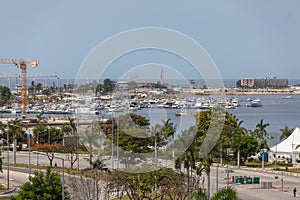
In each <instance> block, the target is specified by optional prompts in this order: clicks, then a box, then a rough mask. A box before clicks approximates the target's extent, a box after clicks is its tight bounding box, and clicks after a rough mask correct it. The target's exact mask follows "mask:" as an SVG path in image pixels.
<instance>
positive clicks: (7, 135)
mask: <svg viewBox="0 0 300 200" xmlns="http://www.w3.org/2000/svg"><path fill="white" fill-rule="evenodd" d="M8 132H9V122H8V120H7V133H6V137H7V149H6V151H7V189H9V146H10V145H9V133H8Z"/></svg>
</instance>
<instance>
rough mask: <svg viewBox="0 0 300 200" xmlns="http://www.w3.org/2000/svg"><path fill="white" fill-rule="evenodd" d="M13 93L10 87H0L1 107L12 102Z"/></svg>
mask: <svg viewBox="0 0 300 200" xmlns="http://www.w3.org/2000/svg"><path fill="white" fill-rule="evenodd" d="M10 97H11V92H10V89H9V88H8V87H5V86H1V85H0V106H4V105H5V104H7V103H8V102H9V100H10Z"/></svg>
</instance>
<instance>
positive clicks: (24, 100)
mask: <svg viewBox="0 0 300 200" xmlns="http://www.w3.org/2000/svg"><path fill="white" fill-rule="evenodd" d="M39 63H40V62H39V61H38V60H35V61H33V62H29V61H27V60H25V59H17V58H0V64H14V65H15V66H17V67H18V68H19V69H21V72H22V90H21V91H22V95H21V105H22V118H26V109H27V105H28V86H27V65H31V67H33V68H34V67H37V66H38V65H39Z"/></svg>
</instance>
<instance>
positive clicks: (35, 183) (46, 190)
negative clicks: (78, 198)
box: [10, 167, 69, 200]
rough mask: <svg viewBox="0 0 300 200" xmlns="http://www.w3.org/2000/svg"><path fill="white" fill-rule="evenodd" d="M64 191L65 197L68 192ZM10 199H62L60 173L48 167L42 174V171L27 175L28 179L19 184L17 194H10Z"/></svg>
mask: <svg viewBox="0 0 300 200" xmlns="http://www.w3.org/2000/svg"><path fill="white" fill-rule="evenodd" d="M64 191H65V195H64V196H65V199H69V198H68V192H67V191H66V190H64ZM10 199H11V200H24V199H31V200H39V199H47V200H51V199H53V200H57V199H62V182H61V179H60V175H59V174H58V173H56V172H51V169H50V167H48V168H47V172H46V174H45V175H44V173H43V172H38V171H35V172H34V176H30V177H29V181H28V182H26V183H25V184H24V185H22V186H21V188H20V191H19V194H17V195H16V196H12V197H11V198H10Z"/></svg>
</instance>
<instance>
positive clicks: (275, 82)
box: [241, 77, 289, 88]
mask: <svg viewBox="0 0 300 200" xmlns="http://www.w3.org/2000/svg"><path fill="white" fill-rule="evenodd" d="M288 84H289V81H288V79H280V78H276V77H274V78H268V77H266V78H263V79H253V78H252V79H251V78H246V79H241V86H242V87H253V88H286V87H288Z"/></svg>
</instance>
